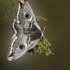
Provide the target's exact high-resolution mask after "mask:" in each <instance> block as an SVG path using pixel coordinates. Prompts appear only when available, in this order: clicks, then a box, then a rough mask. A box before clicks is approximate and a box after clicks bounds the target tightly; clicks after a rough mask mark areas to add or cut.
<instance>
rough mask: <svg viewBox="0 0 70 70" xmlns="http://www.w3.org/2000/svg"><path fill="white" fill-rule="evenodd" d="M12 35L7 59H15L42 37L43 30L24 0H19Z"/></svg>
mask: <svg viewBox="0 0 70 70" xmlns="http://www.w3.org/2000/svg"><path fill="white" fill-rule="evenodd" d="M13 30H14V35H13V37H12V40H11V45H10V46H11V47H10V51H9V54H8V56H7V59H8V60H9V61H13V60H16V59H18V58H20V57H21V56H22V55H24V54H25V53H26V52H27V51H28V50H30V49H32V48H34V47H35V46H36V44H37V43H38V41H39V40H40V39H41V38H42V36H43V32H42V30H41V28H40V26H39V25H38V23H37V21H36V18H35V15H34V13H33V10H32V8H31V6H30V5H29V3H28V2H27V1H26V0H19V3H18V9H17V14H16V17H15V19H14V22H13Z"/></svg>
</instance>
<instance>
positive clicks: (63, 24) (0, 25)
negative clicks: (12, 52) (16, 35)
mask: <svg viewBox="0 0 70 70" xmlns="http://www.w3.org/2000/svg"><path fill="white" fill-rule="evenodd" d="M17 1H18V0H16V2H17ZM28 2H29V3H30V5H31V7H32V9H33V11H34V13H35V14H36V15H39V16H42V17H45V18H46V19H47V22H45V21H43V20H41V21H40V26H41V28H42V29H43V27H44V26H46V30H45V33H44V34H45V36H46V38H47V39H48V41H49V42H50V43H51V46H50V48H51V50H52V51H53V52H54V53H55V55H54V56H53V55H50V56H48V57H47V56H45V54H36V53H35V54H33V55H30V54H28V53H26V54H25V55H23V57H21V58H20V59H18V60H16V61H13V62H9V61H8V60H7V53H8V49H9V45H10V39H11V36H12V35H13V31H12V29H11V26H12V20H13V18H14V16H15V10H14V8H13V7H11V10H10V13H9V14H8V16H9V20H8V22H5V21H4V20H3V16H4V14H2V8H3V6H4V4H5V0H1V1H0V70H70V1H69V0H28Z"/></svg>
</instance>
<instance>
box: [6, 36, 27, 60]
mask: <svg viewBox="0 0 70 70" xmlns="http://www.w3.org/2000/svg"><path fill="white" fill-rule="evenodd" d="M26 41H27V36H26V35H25V36H24V37H20V38H16V37H15V38H14V40H13V41H12V43H11V48H10V51H9V54H8V56H7V59H8V60H9V61H13V60H16V59H18V58H20V57H21V56H22V55H24V54H25V53H26V52H27V51H28V47H27V42H26Z"/></svg>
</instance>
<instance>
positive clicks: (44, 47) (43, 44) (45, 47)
mask: <svg viewBox="0 0 70 70" xmlns="http://www.w3.org/2000/svg"><path fill="white" fill-rule="evenodd" d="M10 5H11V6H13V7H14V8H15V9H16V3H15V1H14V0H9V2H8V1H6V3H5V5H4V8H3V11H2V13H4V17H3V20H5V21H8V19H9V17H8V16H7V13H10ZM35 17H36V20H37V22H39V21H40V19H43V20H45V21H46V19H45V18H44V17H41V16H37V15H35ZM49 46H51V44H50V43H49V42H48V40H47V39H46V38H45V37H44V36H43V37H42V38H41V40H40V41H39V42H38V43H37V45H36V46H35V48H33V49H31V50H29V51H28V52H29V53H30V54H33V53H34V50H35V51H36V52H37V53H43V52H45V54H46V55H47V56H48V55H50V54H54V53H53V52H52V51H51V49H50V48H49Z"/></svg>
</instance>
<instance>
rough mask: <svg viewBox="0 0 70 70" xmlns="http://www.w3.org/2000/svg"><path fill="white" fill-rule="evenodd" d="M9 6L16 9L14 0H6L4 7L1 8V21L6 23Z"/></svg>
mask: <svg viewBox="0 0 70 70" xmlns="http://www.w3.org/2000/svg"><path fill="white" fill-rule="evenodd" d="M10 6H13V7H14V8H15V9H16V3H15V1H14V0H9V1H8V0H6V2H5V5H4V7H3V10H2V13H3V14H4V17H3V20H5V21H8V19H9V17H8V16H7V13H10Z"/></svg>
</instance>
